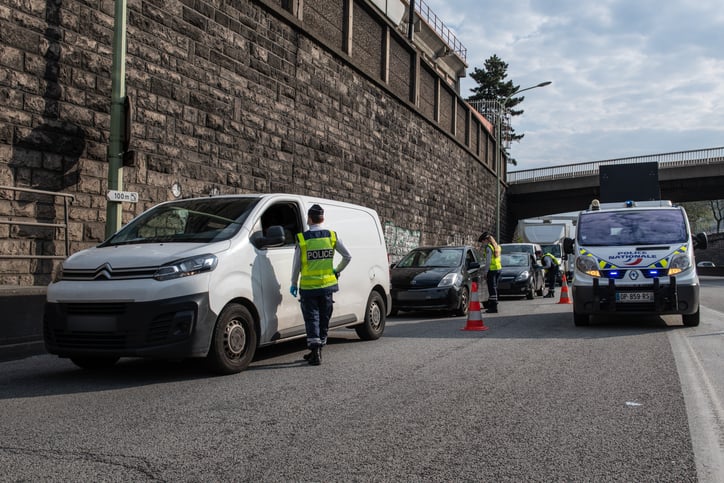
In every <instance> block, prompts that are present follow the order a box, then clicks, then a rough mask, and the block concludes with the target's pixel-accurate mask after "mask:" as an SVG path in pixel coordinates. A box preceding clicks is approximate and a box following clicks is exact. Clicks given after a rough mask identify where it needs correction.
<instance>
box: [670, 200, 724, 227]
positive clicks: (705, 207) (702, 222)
mask: <svg viewBox="0 0 724 483" xmlns="http://www.w3.org/2000/svg"><path fill="white" fill-rule="evenodd" d="M681 206H683V207H684V209H685V210H686V214H687V216H688V217H689V223H690V224H691V231H692V232H694V233H699V232H702V231H703V232H707V233H719V232H720V231H721V229H722V219H724V200H710V201H690V202H686V203H681Z"/></svg>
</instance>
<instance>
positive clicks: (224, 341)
mask: <svg viewBox="0 0 724 483" xmlns="http://www.w3.org/2000/svg"><path fill="white" fill-rule="evenodd" d="M256 344H257V334H256V329H255V328H254V319H253V317H252V316H251V314H250V313H249V311H248V310H247V309H246V307H243V306H241V305H236V304H233V305H229V306H227V307H226V308H224V310H222V311H221V315H219V318H218V319H217V321H216V327H214V335H213V337H212V339H211V348H210V349H209V355H208V356H206V362H207V363H208V366H209V368H210V369H211V370H213V371H214V372H217V373H219V374H234V373H237V372H241V371H243V370H244V369H246V368H247V366H248V365H249V364H250V363H251V360H252V359H253V358H254V353H255V352H256Z"/></svg>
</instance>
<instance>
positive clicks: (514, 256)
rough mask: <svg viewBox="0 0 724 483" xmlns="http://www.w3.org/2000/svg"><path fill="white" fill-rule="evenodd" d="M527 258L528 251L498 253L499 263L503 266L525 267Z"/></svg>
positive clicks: (528, 255) (528, 257)
mask: <svg viewBox="0 0 724 483" xmlns="http://www.w3.org/2000/svg"><path fill="white" fill-rule="evenodd" d="M529 260H530V254H529V253H503V254H502V255H500V263H501V265H503V267H527V266H528V263H529Z"/></svg>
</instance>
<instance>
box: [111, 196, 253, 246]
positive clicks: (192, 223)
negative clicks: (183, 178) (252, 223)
mask: <svg viewBox="0 0 724 483" xmlns="http://www.w3.org/2000/svg"><path fill="white" fill-rule="evenodd" d="M258 201H259V198H203V199H190V200H179V201H176V202H173V203H167V204H162V205H159V206H156V207H155V208H152V209H151V210H149V211H147V212H146V213H144V214H142V215H141V216H139V217H138V218H135V219H134V220H132V221H131V222H130V223H129V224H128V225H126V226H125V227H123V228H122V229H121V230H120V231H119V232H118V233H116V234H115V235H113V236H112V237H111V238H109V239H108V240H107V241H105V242H104V243H103V244H102V245H101V246H113V245H129V244H136V243H161V242H163V243H209V242H216V241H222V240H226V239H229V238H231V237H232V236H234V235H235V234H236V233H237V232H238V231H239V229H240V228H241V225H242V224H243V223H244V220H246V217H247V216H249V213H250V212H251V210H252V208H253V207H254V206H255V205H256V203H257V202H258Z"/></svg>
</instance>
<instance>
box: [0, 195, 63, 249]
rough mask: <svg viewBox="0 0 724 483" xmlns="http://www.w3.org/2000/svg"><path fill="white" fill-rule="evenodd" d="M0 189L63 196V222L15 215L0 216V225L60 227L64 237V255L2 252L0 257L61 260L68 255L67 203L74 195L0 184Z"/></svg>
mask: <svg viewBox="0 0 724 483" xmlns="http://www.w3.org/2000/svg"><path fill="white" fill-rule="evenodd" d="M0 190H10V191H13V192H22V193H33V194H38V195H47V196H52V197H54V198H55V197H58V196H59V197H62V198H63V220H64V222H63V223H42V222H38V221H30V220H28V219H22V218H18V217H16V219H13V218H0V225H21V226H37V227H47V228H62V229H63V231H64V235H65V236H64V238H65V255H33V254H27V255H5V254H3V253H0V258H6V259H12V258H17V259H26V258H31V259H38V260H43V259H45V260H63V259H65V258H67V257H68V255H70V237H69V236H68V203H69V202H71V203H72V202H73V201H75V196H73V195H71V194H68V193H58V192H56V191H45V190H36V189H32V188H18V187H16V186H0ZM13 201H15V195H14V194H13ZM53 204H55V201H53Z"/></svg>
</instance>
